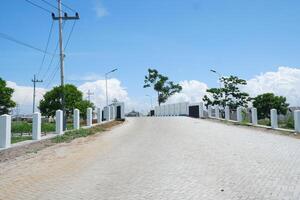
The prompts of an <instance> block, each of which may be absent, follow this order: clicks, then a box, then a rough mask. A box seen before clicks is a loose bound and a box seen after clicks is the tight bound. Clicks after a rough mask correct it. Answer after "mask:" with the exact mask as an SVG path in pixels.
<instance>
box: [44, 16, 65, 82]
mask: <svg viewBox="0 0 300 200" xmlns="http://www.w3.org/2000/svg"><path fill="white" fill-rule="evenodd" d="M64 27H65V21H64V22H63V26H62V28H63V29H64ZM58 45H59V41H57V44H56V47H55V50H54V53H53V55H52V58H51V60H50V63H49V65H48V67H47V70H46V71H45V73H44V75H43V76H42V79H45V77H46V75H47V73H48V72H49V70H50V67H51V65H52V63H53V60H54V57H55V55H56V51H57V49H58Z"/></svg>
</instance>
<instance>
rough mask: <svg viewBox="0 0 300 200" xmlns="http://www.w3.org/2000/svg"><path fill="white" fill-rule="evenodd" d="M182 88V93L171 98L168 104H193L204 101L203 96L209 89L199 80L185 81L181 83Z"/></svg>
mask: <svg viewBox="0 0 300 200" xmlns="http://www.w3.org/2000/svg"><path fill="white" fill-rule="evenodd" d="M179 84H180V85H181V86H182V91H181V92H180V93H177V94H175V95H173V96H171V97H170V98H169V100H168V101H167V103H176V102H183V101H188V102H191V103H194V102H200V101H202V98H203V96H204V95H205V94H206V90H207V89H208V87H207V85H206V84H205V83H202V82H200V81H197V80H185V81H181V82H179Z"/></svg>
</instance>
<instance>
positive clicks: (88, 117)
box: [86, 108, 93, 126]
mask: <svg viewBox="0 0 300 200" xmlns="http://www.w3.org/2000/svg"><path fill="white" fill-rule="evenodd" d="M92 124H93V109H92V108H88V109H87V111H86V125H87V126H92Z"/></svg>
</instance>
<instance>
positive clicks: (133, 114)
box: [126, 110, 140, 117]
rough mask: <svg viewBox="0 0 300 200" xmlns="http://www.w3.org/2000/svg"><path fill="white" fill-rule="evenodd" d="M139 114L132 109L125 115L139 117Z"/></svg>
mask: <svg viewBox="0 0 300 200" xmlns="http://www.w3.org/2000/svg"><path fill="white" fill-rule="evenodd" d="M139 116H140V113H139V112H136V111H134V110H133V111H131V112H129V113H127V114H126V117H139Z"/></svg>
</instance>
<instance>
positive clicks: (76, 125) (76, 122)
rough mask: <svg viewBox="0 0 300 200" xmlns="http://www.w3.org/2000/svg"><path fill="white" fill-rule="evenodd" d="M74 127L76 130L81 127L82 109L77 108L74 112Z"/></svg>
mask: <svg viewBox="0 0 300 200" xmlns="http://www.w3.org/2000/svg"><path fill="white" fill-rule="evenodd" d="M73 128H74V129H75V130H77V129H79V128H80V111H79V110H78V109H77V108H76V109H74V113H73Z"/></svg>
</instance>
